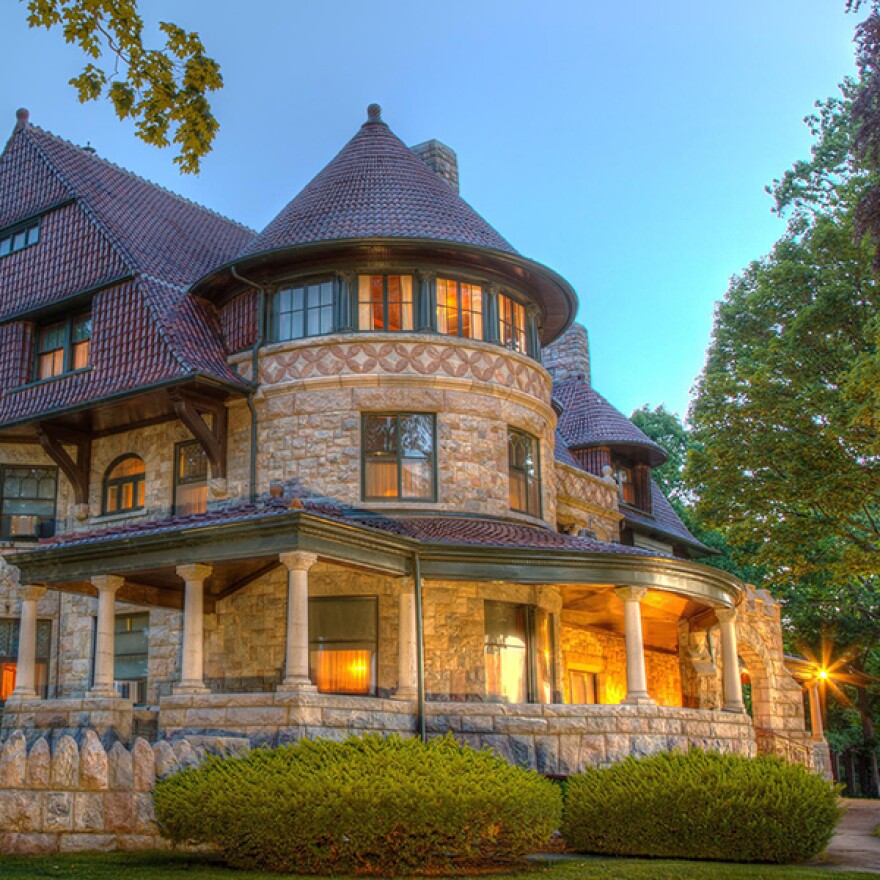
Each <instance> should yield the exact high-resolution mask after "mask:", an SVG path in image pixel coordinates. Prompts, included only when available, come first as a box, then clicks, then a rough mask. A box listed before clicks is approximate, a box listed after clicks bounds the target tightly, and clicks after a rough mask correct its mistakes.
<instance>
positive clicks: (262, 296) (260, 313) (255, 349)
mask: <svg viewBox="0 0 880 880" xmlns="http://www.w3.org/2000/svg"><path fill="white" fill-rule="evenodd" d="M229 271H230V273H231V274H232V277H233V278H235V279H237V280H238V281H241V282H242V284H247V285H248V287H252V288H253V289H254V290H256V291H257V338H256V340H255V341H254V344H253V345H252V346H251V387H250V390H249V391H248V393H247V406H248V410H250V414H251V461H250V476H249V482H250V501H251V504H253V503H254V502H255V501H256V500H257V408H256V406H254V395H255V394H256V393H257V389H258V388H259V387H260V379H259V366H260V364H259V356H260V349H261V348H262V347H263V341H264V339H263V337H264V335H265V326H266V321H265V315H264V311H265V308H266V289H265V288H264V287H262V286H261V285H259V284H257V283H256V281H250V280H248V279H247V278H245V277H244V276H243V275H239V274H238V271H237V270H236V268H235V264H233V265H232V266H230V267H229Z"/></svg>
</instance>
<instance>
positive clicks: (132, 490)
mask: <svg viewBox="0 0 880 880" xmlns="http://www.w3.org/2000/svg"><path fill="white" fill-rule="evenodd" d="M145 476H146V468H145V467H144V463H143V461H142V460H141V458H140V457H139V456H137V455H123V456H122V457H121V458H117V459H116V461H114V462H113V464H111V465H110V467H109V468H107V473H106V474H105V475H104V513H125V512H126V511H129V510H143V507H144V487H145Z"/></svg>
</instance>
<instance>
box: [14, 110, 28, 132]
mask: <svg viewBox="0 0 880 880" xmlns="http://www.w3.org/2000/svg"><path fill="white" fill-rule="evenodd" d="M30 118H31V112H30V110H26V109H25V108H24V107H21V108H19V109H18V110H16V111H15V130H16V131H18V130H19V129H21V128H27V127H28V125H29V124H30V121H29V120H30Z"/></svg>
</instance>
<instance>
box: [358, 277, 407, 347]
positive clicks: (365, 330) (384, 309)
mask: <svg viewBox="0 0 880 880" xmlns="http://www.w3.org/2000/svg"><path fill="white" fill-rule="evenodd" d="M377 276H381V278H382V324H383V326H382V327H373V326H370V327H361V306H362V305H364V304H365V303H362V302H361V278H375V277H377ZM389 278H409V279H410V288H409V289H410V300H409V310H410V314H409V323H410V325H411V326H410V327H409V328H408V329H407V328H405V327H401V328H400V330H389V329H388V279H389ZM402 295H403V285H402V284H401V296H402ZM417 296H418V292H417V276H416V273H415V272H414V271H408V272H405V271H399V272H384V271H383V272H369V271H366V272H360V271H359V272H356V273H355V305H356V315H357V320H356V321H355V324H356V326H357V332H359V333H415V332H416V329H415V326H416V298H417ZM366 304H368V305H369V307H370V314H371V315H372V308H373V300H372V299H370V300H369V301H367V302H366ZM404 305H406V302H405V300H403V299H401V300H400V307H401V324H404V323H406V322H405V321H404V320H403V307H404ZM371 323H372V322H371Z"/></svg>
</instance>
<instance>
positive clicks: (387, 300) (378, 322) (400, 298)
mask: <svg viewBox="0 0 880 880" xmlns="http://www.w3.org/2000/svg"><path fill="white" fill-rule="evenodd" d="M358 329H360V330H391V331H398V332H399V331H401V330H412V329H413V280H412V275H359V276H358Z"/></svg>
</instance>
